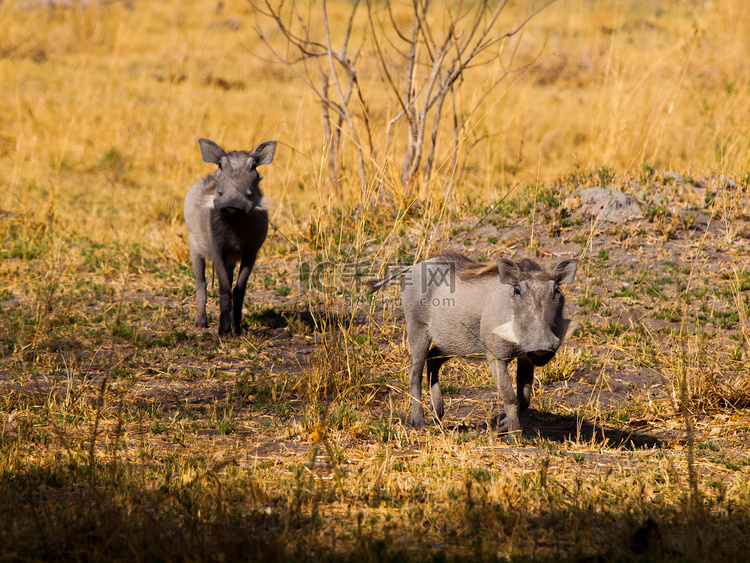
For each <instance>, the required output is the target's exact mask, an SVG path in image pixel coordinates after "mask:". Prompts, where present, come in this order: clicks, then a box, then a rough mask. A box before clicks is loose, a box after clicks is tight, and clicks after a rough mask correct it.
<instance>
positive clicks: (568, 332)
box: [561, 319, 583, 341]
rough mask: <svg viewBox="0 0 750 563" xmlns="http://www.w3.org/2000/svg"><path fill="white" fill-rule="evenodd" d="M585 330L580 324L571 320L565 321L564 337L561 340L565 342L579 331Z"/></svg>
mask: <svg viewBox="0 0 750 563" xmlns="http://www.w3.org/2000/svg"><path fill="white" fill-rule="evenodd" d="M582 328H583V325H582V324H581V323H580V322H578V321H574V320H571V319H563V337H562V339H561V340H563V341H565V340H567V339H568V338H570V337H571V336H573V334H575V333H576V332H577V331H579V330H581V329H582Z"/></svg>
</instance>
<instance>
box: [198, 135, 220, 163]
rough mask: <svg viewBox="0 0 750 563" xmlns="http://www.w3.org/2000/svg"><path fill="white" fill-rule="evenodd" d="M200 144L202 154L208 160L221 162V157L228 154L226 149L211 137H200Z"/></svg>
mask: <svg viewBox="0 0 750 563" xmlns="http://www.w3.org/2000/svg"><path fill="white" fill-rule="evenodd" d="M198 144H199V145H200V146H201V154H202V155H203V160H205V161H206V162H211V163H213V164H219V161H220V160H221V158H222V157H223V156H226V155H227V153H226V152H225V151H224V149H222V148H221V147H220V146H219V145H217V144H216V143H214V142H213V141H211V140H209V139H198Z"/></svg>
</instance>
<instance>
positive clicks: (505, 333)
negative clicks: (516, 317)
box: [492, 321, 521, 344]
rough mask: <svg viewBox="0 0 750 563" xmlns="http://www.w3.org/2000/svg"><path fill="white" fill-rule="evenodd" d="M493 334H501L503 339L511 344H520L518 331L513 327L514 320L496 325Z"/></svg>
mask: <svg viewBox="0 0 750 563" xmlns="http://www.w3.org/2000/svg"><path fill="white" fill-rule="evenodd" d="M492 334H494V335H497V336H499V337H500V338H502V339H503V340H506V341H508V342H510V343H511V344H520V343H521V342H520V341H519V340H518V336H516V331H515V330H514V329H513V321H508V322H507V323H505V324H501V325H498V326H496V327H495V328H494V329H493V330H492Z"/></svg>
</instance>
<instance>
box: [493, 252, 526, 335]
mask: <svg viewBox="0 0 750 563" xmlns="http://www.w3.org/2000/svg"><path fill="white" fill-rule="evenodd" d="M497 271H498V272H499V273H500V283H507V284H510V285H516V284H517V283H518V280H519V278H520V277H521V269H520V268H519V267H518V264H516V263H515V262H513V260H508V259H507V258H498V259H497ZM496 330H497V329H496Z"/></svg>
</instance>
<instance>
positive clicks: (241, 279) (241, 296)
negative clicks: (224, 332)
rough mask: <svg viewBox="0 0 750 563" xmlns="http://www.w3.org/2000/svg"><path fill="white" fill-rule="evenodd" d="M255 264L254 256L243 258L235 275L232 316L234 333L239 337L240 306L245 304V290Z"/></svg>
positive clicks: (240, 324) (240, 325) (240, 323)
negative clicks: (235, 283)
mask: <svg viewBox="0 0 750 563" xmlns="http://www.w3.org/2000/svg"><path fill="white" fill-rule="evenodd" d="M254 264H255V255H251V256H244V257H243V258H242V263H241V264H240V271H239V273H238V274H237V285H235V286H234V291H233V292H232V306H233V316H234V333H235V334H237V335H239V334H240V333H241V332H242V305H243V304H244V302H245V289H246V288H247V280H248V278H249V277H250V272H252V271H253V265H254Z"/></svg>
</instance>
